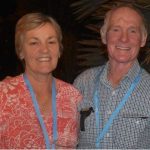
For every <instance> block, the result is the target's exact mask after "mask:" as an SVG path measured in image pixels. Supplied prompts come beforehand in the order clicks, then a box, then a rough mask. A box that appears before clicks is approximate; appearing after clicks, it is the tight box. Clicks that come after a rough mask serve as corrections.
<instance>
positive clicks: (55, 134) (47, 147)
mask: <svg viewBox="0 0 150 150" xmlns="http://www.w3.org/2000/svg"><path fill="white" fill-rule="evenodd" d="M23 77H24V80H25V83H26V85H27V88H28V89H29V91H30V94H31V97H32V102H33V105H34V108H35V112H36V115H37V118H38V120H39V123H40V126H41V128H42V132H43V135H44V139H45V144H46V149H50V140H49V136H48V132H47V130H46V126H45V124H44V121H43V119H42V116H41V113H40V109H39V105H38V103H37V100H36V97H35V94H34V91H33V89H32V86H31V84H30V81H29V80H28V78H27V75H26V74H23ZM52 114H53V141H54V143H55V142H56V140H57V112H56V85H55V80H54V79H53V80H52ZM52 149H55V144H52Z"/></svg>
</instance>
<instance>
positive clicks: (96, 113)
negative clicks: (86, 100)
mask: <svg viewBox="0 0 150 150" xmlns="http://www.w3.org/2000/svg"><path fill="white" fill-rule="evenodd" d="M140 74H141V70H140V72H139V74H138V75H137V76H136V77H135V79H134V81H133V83H132V84H131V86H130V88H129V89H128V91H127V92H126V94H125V95H124V97H123V98H122V100H121V102H120V103H119V104H118V106H117V108H116V109H115V110H114V111H113V113H112V114H111V116H110V117H109V119H108V121H107V122H106V124H105V126H104V128H103V129H102V131H101V132H100V133H99V135H98V137H97V139H96V147H97V148H99V147H100V140H101V139H103V137H104V136H105V135H106V133H107V132H108V130H109V128H110V126H111V125H112V123H113V120H114V118H115V117H116V116H117V115H118V113H119V111H120V110H121V109H122V108H123V106H124V105H125V103H126V101H127V100H128V98H129V96H130V95H131V93H132V92H133V90H134V89H135V87H136V85H137V84H138V83H139V81H140V78H141V76H140ZM99 98H100V96H99ZM99 101H100V100H98V95H97V90H96V92H95V93H94V103H95V116H96V125H97V127H99V111H98V110H99V109H98V107H99V104H98V102H99Z"/></svg>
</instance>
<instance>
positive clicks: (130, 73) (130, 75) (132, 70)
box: [100, 60, 140, 84]
mask: <svg viewBox="0 0 150 150" xmlns="http://www.w3.org/2000/svg"><path fill="white" fill-rule="evenodd" d="M108 70H109V61H108V62H107V63H106V65H105V67H104V71H103V72H102V74H101V79H100V81H101V82H103V83H104V84H110V83H109V82H108V79H107V72H108ZM139 71H140V65H139V62H138V60H136V61H135V63H134V64H133V66H132V67H131V68H130V70H129V71H128V73H127V74H126V75H125V76H124V78H123V79H122V80H124V79H126V78H128V79H129V80H130V81H131V82H132V81H133V80H134V78H135V77H136V76H137V75H138V73H139Z"/></svg>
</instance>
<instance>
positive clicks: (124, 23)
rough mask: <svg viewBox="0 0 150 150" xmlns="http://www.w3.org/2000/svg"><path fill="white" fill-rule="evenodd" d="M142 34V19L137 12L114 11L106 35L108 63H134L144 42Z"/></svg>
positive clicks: (125, 9)
mask: <svg viewBox="0 0 150 150" xmlns="http://www.w3.org/2000/svg"><path fill="white" fill-rule="evenodd" d="M142 32H143V31H142V19H141V17H140V16H139V15H138V14H137V12H135V11H134V10H132V9H131V8H128V7H122V8H118V9H117V10H115V11H114V12H113V13H112V15H111V17H110V20H109V25H108V29H107V33H106V44H107V50H108V55H109V59H110V61H112V62H115V63H129V64H131V63H132V62H134V61H135V60H136V58H137V55H138V53H139V50H140V47H143V46H144V45H145V42H146V37H145V36H144V34H143V33H142Z"/></svg>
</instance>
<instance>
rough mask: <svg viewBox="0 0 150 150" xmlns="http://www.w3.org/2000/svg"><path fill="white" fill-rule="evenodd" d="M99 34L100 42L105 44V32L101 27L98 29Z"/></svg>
mask: <svg viewBox="0 0 150 150" xmlns="http://www.w3.org/2000/svg"><path fill="white" fill-rule="evenodd" d="M100 35H101V40H102V43H103V44H105V45H106V32H105V30H104V28H103V27H102V28H101V29H100Z"/></svg>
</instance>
